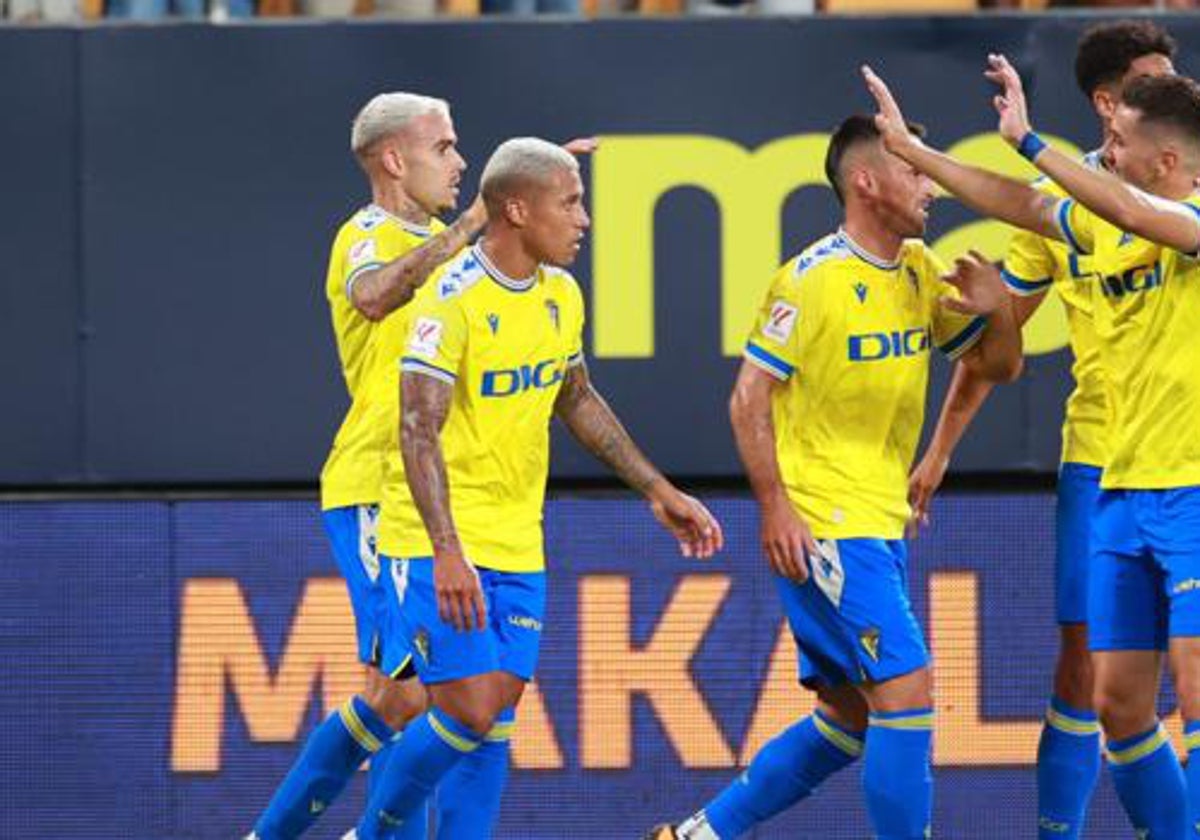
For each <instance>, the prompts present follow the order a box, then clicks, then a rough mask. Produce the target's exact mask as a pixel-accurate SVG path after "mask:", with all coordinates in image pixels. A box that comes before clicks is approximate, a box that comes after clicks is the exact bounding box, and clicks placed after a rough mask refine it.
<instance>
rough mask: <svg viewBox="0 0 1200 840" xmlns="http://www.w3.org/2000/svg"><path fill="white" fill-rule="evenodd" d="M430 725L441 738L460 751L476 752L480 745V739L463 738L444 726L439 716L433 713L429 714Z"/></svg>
mask: <svg viewBox="0 0 1200 840" xmlns="http://www.w3.org/2000/svg"><path fill="white" fill-rule="evenodd" d="M429 725H430V726H432V727H433V731H434V732H436V733H437V736H438V737H439V738H441V739H442V740H443V741H445V742H446V743H447V744H449V745H450V746H452V747H454V749H456V750H458V751H459V752H464V753H469V752H474V751H475V749H476V748H477V747H478V746H479V742H478V741H468V740H467V739H466V738H463V737H462V736H460V735H455V734H454V733H453V732H451V731H450V730H449V729H447V728H446V727H445V726H443V725H442V722H441V721H440V720H438V719H437V716H436V715H434V714H432V713H430V714H429Z"/></svg>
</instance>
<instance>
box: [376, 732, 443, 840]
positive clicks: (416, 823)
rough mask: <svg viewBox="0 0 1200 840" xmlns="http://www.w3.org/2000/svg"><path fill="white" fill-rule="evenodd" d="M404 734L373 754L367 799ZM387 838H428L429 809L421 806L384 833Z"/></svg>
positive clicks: (383, 774)
mask: <svg viewBox="0 0 1200 840" xmlns="http://www.w3.org/2000/svg"><path fill="white" fill-rule="evenodd" d="M402 737H403V735H402V734H401V733H399V732H397V733H396V734H395V735H394V736H392V739H391V740H390V741H388V742H387V743H386V744H384V745H383V748H382V749H381V750H379V752H377V753H375V754H374V755H372V756H371V764H370V767H369V768H368V769H367V801H368V802H369V801H370V800H371V797H372V796H373V795H374V793H375V791H377V790H378V789H379V784H380V782H381V781H382V780H383V778H384V776H385V775H386V774H387V765H388V761H389V760H390V759H391V757H392V751H393V750H394V749H395V748H396V744H397V743H398V741H399V739H400V738H402ZM383 836H384V837H385V838H387V840H426V838H427V837H428V836H429V809H428V808H421V809H419V810H418V811H417V813H415V814H413V816H412V818H411V819H409V820H408V821H406V822H405V823H404V825H402V826H399V827H397V828H394V829H392V830H391V831H388V832H386V833H385V834H384V835H383Z"/></svg>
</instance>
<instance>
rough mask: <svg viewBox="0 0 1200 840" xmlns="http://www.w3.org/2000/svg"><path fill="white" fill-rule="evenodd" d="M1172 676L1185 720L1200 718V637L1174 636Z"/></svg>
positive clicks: (1172, 644) (1172, 643) (1172, 640)
mask: <svg viewBox="0 0 1200 840" xmlns="http://www.w3.org/2000/svg"><path fill="white" fill-rule="evenodd" d="M1170 657H1171V676H1172V679H1173V680H1174V683H1175V693H1176V695H1178V697H1179V710H1180V712H1181V713H1182V714H1183V718H1184V720H1196V719H1198V718H1200V637H1197V636H1172V637H1171V647H1170Z"/></svg>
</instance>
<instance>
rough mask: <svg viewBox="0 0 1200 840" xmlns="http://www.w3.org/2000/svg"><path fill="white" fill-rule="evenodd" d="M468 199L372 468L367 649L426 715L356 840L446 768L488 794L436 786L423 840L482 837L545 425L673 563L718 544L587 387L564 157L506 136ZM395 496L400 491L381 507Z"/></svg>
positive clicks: (535, 586) (716, 533) (529, 629)
mask: <svg viewBox="0 0 1200 840" xmlns="http://www.w3.org/2000/svg"><path fill="white" fill-rule="evenodd" d="M482 193H483V197H484V201H485V203H486V206H487V214H488V224H487V231H486V234H485V236H484V238H483V240H482V241H481V242H480V243H479V244H477V245H476V246H474V247H473V248H471V249H470V251H469V252H467V253H464V254H462V255H460V256H458V257H456V258H455V259H453V260H451V261H450V262H449V263H448V264H447V265H445V266H443V267H442V268H441V269H440V270H439V271H438V273H437V274H436V275H435V276H434V277H433V278H431V280H430V282H429V283H428V284H427V285H426V287H425V288H423V289H422V291H421V292H420V293H419V294H418V296H417V299H416V300H415V301H414V303H413V305H412V310H411V318H412V321H411V323H412V329H411V334H410V338H409V341H408V345H407V348H406V350H405V355H404V358H403V363H402V375H401V380H402V382H401V391H402V397H401V405H402V421H401V450H402V460H403V475H405V476H406V478H407V481H406V483H403V484H400V485H399V486H392V485H393V483H394V482H392V480H391V475H392V474H393V472H392V471H391V470H389V479H388V487H387V492H385V497H384V506H383V512H382V517H381V525H380V549H381V552H382V553H383V554H384V555H385V556H386V557H388V558H392V560H391V563H392V565H391V575H390V577H388V578H386V579H385V587H387V589H388V590H389V622H391V621H393V620H394V624H392V623H389V627H388V633H389V634H388V641H387V642H386V643H385V650H387V649H388V648H389V647H390V645H391V639H392V638H393V636H398V637H400V638H401V639H402V640H403V642H402V643H406V644H407V645H408V647H409V648H410V649H411V650H412V651H413V653H414V659H413V661H414V663H415V665H416V669H417V673H418V675H419V676H420V678H421V680H422V682H423V683H425V685H426V686H427V687H428V689H429V692H430V696H431V701H432V702H431V706H432V707H431V708H430V710H429V711H428V713H426V714H425V715H424V716H422V717H420V718H418V719H416V720H415V721H413V722H412V723H411V724H409V726H408V727H407V729H406V730H405V732H404V737H403V738H402V739H401V740H400V741H399V742H398V744H397V746H396V748H395V751H394V753H393V755H392V757H391V759H390V761H389V762H388V765H387V767H386V768H385V771H384V772H385V777H384V779H383V780H382V782H381V784H380V786H379V788H377V789H376V791H374V792H373V793H372V795H371V797H370V800H369V802H368V805H367V811H366V813H365V815H364V816H363V819H362V820H361V821H360V823H359V825H358V829H357V837H359V838H363V840H375V838H377V837H380V836H381V832H383V831H384V830H386V829H389V828H394V827H395V826H397V825H400V826H403V825H404V824H405V823H407V822H408V821H409V820H411V819H413V818H414V816H415V815H417V814H419V812H420V809H421V808H422V807H423V803H424V801H425V799H426V797H427V796H428V795H429V793H430V791H432V790H433V789H434V787H435V786H438V785H439V783H440V782H442V781H443V780H446V781H447V783H448V782H449V776H448V774H450V773H451V771H452V769H454V768H456V765H458V766H460V767H469V768H470V772H469V774H468V775H471V776H475V777H478V776H483V777H485V781H487V782H490V787H489V790H490V791H491V792H492V795H491V796H490V797H481V798H480V799H478V800H477V801H472V802H465V803H464V802H460V800H461V799H462V798H463V797H461V796H459V795H455V793H454V792H452V791H447V790H446V788H445V786H443V787H440V788H439V793H438V796H439V800H448V801H449V803H450V804H451V805H461V806H462V807H461V808H460V809H459V810H458V811H457V812H456V813H453V814H452V815H451V820H452V821H453V822H454V824H453V825H446V824H443V825H442V826H441V828H440V829H439V831H440V832H441V833H440V836H442V837H450V838H456V840H457V838H472V840H479V838H486V837H488V836H490V833H491V827H492V823H493V821H494V819H495V816H496V811H497V807H496V806H497V804H498V797H499V791H500V789H502V787H503V783H504V773H505V772H506V769H507V765H508V738H509V733H510V730H511V728H512V720H513V714H514V710H515V707H516V704H517V702H518V701H519V700H520V697H521V694H522V692H523V690H524V687H525V684H526V682H527V681H528V680H529V679H530V678H531V677H532V676H533V673H534V669H535V665H536V663H537V657H538V646H539V642H540V636H541V631H542V619H543V615H544V603H545V573H544V571H543V567H544V559H543V547H542V531H541V517H542V504H543V498H544V489H545V481H546V474H547V466H548V460H549V428H548V426H549V421H550V418H551V416H552V415H557V416H558V417H559V418H560V419H561V420H562V421H563V422H564V423H565V424H566V425H567V427H568V428H569V429H570V430H571V432H572V433H573V434H574V436H575V437H576V438H577V439H578V440H579V441H580V442H581V443H582V444H583V445H584V446H585V447H587V448H588V449H589V450H590V451H591V452H593V453H594V454H595V455H596V456H597V457H598V458H600V459H601V460H602V461H604V462H605V463H606V464H608V465H609V466H611V467H612V468H613V470H614V471H615V472H616V473H617V475H618V476H620V477H621V478H622V479H623V480H624V481H625V482H626V483H627V484H629V485H630V486H631V487H633V488H634V489H636V490H637V491H639V492H640V493H642V494H643V495H644V496H645V497H646V498H647V499H648V501H649V502H650V508H651V511H652V512H653V514H654V515H655V516H656V517H657V518H658V519H659V521H660V522H661V523H662V524H663V525H664V526H665V527H666V528H668V529H669V530H670V531H671V533H673V534H674V535H675V536H676V537H677V538H678V540H679V542H680V546H681V549H682V550H683V552H684V554H685V555H691V556H699V557H707V556H709V555H711V554H712V553H713V552H714V551H717V550H719V549H720V547H721V545H722V535H721V529H720V527H719V525H718V524H717V522H716V521H715V520H714V519H713V517H712V516H711V515H710V514H709V512H708V511H707V510H706V509H705V508H704V506H703V505H701V504H700V503H699V502H698V501H696V500H695V499H693V498H691V497H689V496H686V495H684V494H683V493H681V492H680V491H679V490H677V489H676V488H675V487H674V486H673V485H672V484H671V483H670V482H669V481H667V479H666V478H664V477H663V475H662V474H661V473H660V472H659V471H658V470H657V469H656V468H655V467H654V466H653V465H652V464H651V463H650V462H649V461H648V460H647V459H646V457H645V456H644V455H642V453H641V452H640V451H639V450H638V448H637V446H636V445H635V444H634V442H633V441H632V439H631V438H630V437H629V435H628V433H627V432H626V431H625V430H624V428H623V427H622V426H621V424H620V422H619V421H618V420H617V418H616V416H615V415H614V414H613V412H612V410H611V409H610V408H609V407H608V405H607V404H606V403H605V401H604V400H603V398H602V397H601V396H600V395H599V394H598V393H597V391H596V390H595V388H594V387H593V386H592V384H591V382H590V380H589V377H588V371H587V366H586V364H585V362H584V357H583V346H582V329H583V319H584V314H583V299H582V295H581V294H580V291H579V288H578V286H577V285H576V283H575V280H574V279H573V278H572V277H571V275H570V274H568V273H567V272H566V271H565V270H564V269H563V268H562V267H563V266H567V265H569V264H570V263H571V262H572V261H573V260H574V259H575V256H576V254H577V253H578V250H579V243H580V240H581V239H582V237H583V235H584V231H585V230H586V228H587V226H588V217H587V214H586V212H585V211H584V207H583V185H582V182H581V181H580V178H579V171H578V164H577V163H576V162H575V159H574V158H572V157H571V155H570V154H568V153H567V152H565V151H564V150H563V149H561V148H559V147H557V146H553V145H551V144H549V143H546V142H545V141H542V140H538V139H534V138H520V139H515V140H509V141H507V142H506V143H504V144H503V145H501V146H500V148H499V149H497V150H496V152H495V154H494V155H493V156H492V158H491V159H490V160H489V162H488V164H487V167H486V168H485V170H484V173H483V180H482ZM393 460H394V459H393ZM405 488H407V491H408V492H409V493H411V497H410V498H409V499H401V500H399V502H398V503H393V500H394V499H395V495H391V494H399V495H401V496H402V495H403V494H404V492H405ZM446 807H450V805H447V806H446ZM347 836H348V837H354V836H355V833H354V832H352V833H351V834H350V835H347Z"/></svg>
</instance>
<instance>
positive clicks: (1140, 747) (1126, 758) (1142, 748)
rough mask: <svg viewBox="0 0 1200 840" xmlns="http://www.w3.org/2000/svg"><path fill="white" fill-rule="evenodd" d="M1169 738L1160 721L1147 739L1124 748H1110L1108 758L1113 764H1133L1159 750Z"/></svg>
mask: <svg viewBox="0 0 1200 840" xmlns="http://www.w3.org/2000/svg"><path fill="white" fill-rule="evenodd" d="M1167 740H1168V739H1167V733H1166V730H1164V729H1163V727H1162V724H1161V723H1160V724H1159V725H1158V728H1157V729H1155V730H1154V732H1153V734H1151V735H1147V736H1146V738H1145V739H1143V740H1141V741H1138V742H1137V743H1136V744H1134V745H1133V746H1131V747H1126V748H1125V749H1123V750H1116V751H1113V750H1109V751H1108V760H1109V761H1111V762H1112V763H1113V764H1133V762H1135V761H1138V760H1139V759H1142V758H1145V757H1146V756H1148V755H1150V754H1151V753H1153V752H1155V751H1156V750H1158V748H1159V747H1161V746H1162V745H1163V744H1165V743H1167Z"/></svg>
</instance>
